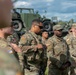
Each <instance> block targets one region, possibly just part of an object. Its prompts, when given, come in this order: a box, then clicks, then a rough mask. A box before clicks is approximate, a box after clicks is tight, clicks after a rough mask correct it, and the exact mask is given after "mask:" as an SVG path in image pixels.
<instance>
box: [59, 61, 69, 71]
mask: <svg viewBox="0 0 76 75" xmlns="http://www.w3.org/2000/svg"><path fill="white" fill-rule="evenodd" d="M70 66H71V62H70V61H67V62H66V63H64V64H63V65H62V66H61V68H60V69H61V70H65V69H67V68H68V67H70Z"/></svg>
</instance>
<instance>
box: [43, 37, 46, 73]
mask: <svg viewBox="0 0 76 75" xmlns="http://www.w3.org/2000/svg"><path fill="white" fill-rule="evenodd" d="M46 42H47V39H44V38H42V43H43V44H44V45H45V44H46ZM44 55H45V57H46V59H45V62H44V63H43V64H44V65H43V72H44V73H45V74H46V73H47V72H45V70H46V67H47V49H45V51H44Z"/></svg>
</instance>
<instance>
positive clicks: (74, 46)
mask: <svg viewBox="0 0 76 75" xmlns="http://www.w3.org/2000/svg"><path fill="white" fill-rule="evenodd" d="M70 31H71V32H69V34H68V35H67V36H66V37H65V39H66V42H67V44H68V45H69V48H70V50H69V52H70V55H71V58H70V60H71V63H72V65H71V67H70V75H76V23H73V24H72V26H71V29H70Z"/></svg>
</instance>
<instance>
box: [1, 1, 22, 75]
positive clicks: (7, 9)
mask: <svg viewBox="0 0 76 75" xmlns="http://www.w3.org/2000/svg"><path fill="white" fill-rule="evenodd" d="M12 8H13V4H12V1H11V0H0V17H1V18H0V35H1V37H2V38H3V39H4V35H3V34H2V32H1V30H3V28H7V27H9V26H10V25H11V20H12V18H11V9H12ZM2 44H3V43H0V46H1V45H2ZM9 52H10V53H11V50H9V49H8V48H7V47H5V48H3V47H0V75H22V73H21V69H20V65H19V63H18V61H17V60H16V58H15V56H14V55H12V54H10V53H9Z"/></svg>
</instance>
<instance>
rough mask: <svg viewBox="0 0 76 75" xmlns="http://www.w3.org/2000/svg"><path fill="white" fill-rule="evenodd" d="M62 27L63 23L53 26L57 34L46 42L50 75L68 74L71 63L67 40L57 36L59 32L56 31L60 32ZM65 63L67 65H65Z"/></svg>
mask: <svg viewBox="0 0 76 75" xmlns="http://www.w3.org/2000/svg"><path fill="white" fill-rule="evenodd" d="M62 29H63V28H62V27H61V25H55V26H54V27H53V30H54V34H55V35H53V36H52V37H50V38H49V39H48V41H47V43H46V45H47V57H48V63H49V64H48V67H49V71H48V75H68V67H69V65H70V64H69V63H70V62H69V59H68V58H69V56H68V55H69V48H68V46H67V43H66V41H65V40H64V39H63V38H61V37H58V36H56V35H57V33H55V32H56V31H57V32H58V31H59V30H62ZM59 32H60V31H59ZM60 33H62V32H60ZM67 64H68V65H67ZM65 65H67V66H66V67H65Z"/></svg>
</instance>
